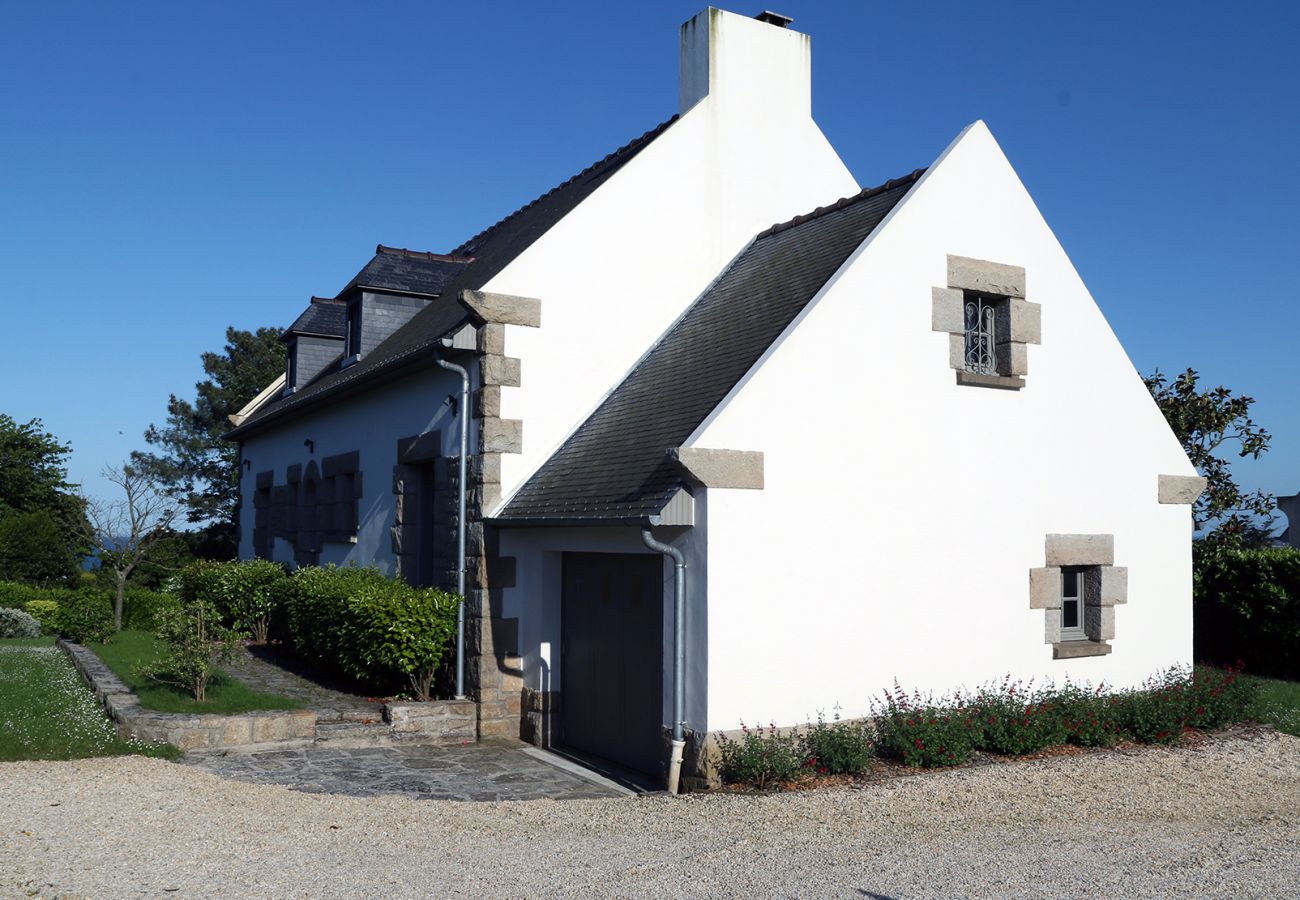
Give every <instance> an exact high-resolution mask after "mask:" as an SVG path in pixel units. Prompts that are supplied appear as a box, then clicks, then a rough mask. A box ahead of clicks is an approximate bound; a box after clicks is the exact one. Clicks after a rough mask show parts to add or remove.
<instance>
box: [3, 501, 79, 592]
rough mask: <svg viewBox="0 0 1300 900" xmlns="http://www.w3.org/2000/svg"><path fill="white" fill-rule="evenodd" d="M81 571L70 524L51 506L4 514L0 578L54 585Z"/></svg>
mask: <svg viewBox="0 0 1300 900" xmlns="http://www.w3.org/2000/svg"><path fill="white" fill-rule="evenodd" d="M76 571H77V555H76V553H75V551H74V547H73V543H72V542H71V541H70V540H69V539H68V534H67V530H66V528H65V527H64V526H63V525H62V524H60V523H59V522H58V521H57V520H56V519H55V518H54V516H53V515H51V514H50V512H49V511H48V510H44V509H34V510H32V511H31V512H11V513H9V514H8V515H5V516H3V517H0V581H21V582H25V583H27V584H36V585H39V586H41V587H54V586H55V585H57V584H63V583H66V582H67V581H69V580H70V579H71V578H72V576H73V575H74V574H76Z"/></svg>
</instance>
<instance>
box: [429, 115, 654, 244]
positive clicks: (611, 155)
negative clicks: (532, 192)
mask: <svg viewBox="0 0 1300 900" xmlns="http://www.w3.org/2000/svg"><path fill="white" fill-rule="evenodd" d="M678 118H680V116H679V114H677V113H673V115H672V117H671V118H669V119H667V120H665V121H663V122H660V123H659V124H658V125H656V126H655V127H654V128H651V129H650V130H649V131H647V132H645V133H644V134H642V135H640V136H639V137H634V138H632V140H630V141H628V142H627V143H626V144H624V145H623V146H622V147H619V148H618V149H617V150H614V151H612V152H610V153H608V154H606V155H605V156H604V157H602V158H601V159H598V160H596V161H595V162H594V163H592V164H591V165H589V166H587V168H585V169H583V170H582V171H581V172H579V173H578V174H577V175H574V176H573V177H572V178H569V179H566V180H565V181H562V182H560V183H559V184H557V185H556V186H555V187H553V188H551V189H550V190H549V191H547V192H546V193H544V194H542V195H541V196H539V197H535V198H534V199H533V200H531V201H529V202H528V203H525V204H524V205H523V206H521V207H519V208H518V209H516V210H515V211H514V212H512V213H509V214H508V215H506V216H504V217H503V218H501V219H498V220H497V221H496V222H494V223H493V224H491V225H489V226H488V227H487V228H484V229H483V230H482V231H480V232H479V233H478V234H476V235H474V236H473V237H471V238H470V239H469V240H467V241H465V242H464V243H462V244H460V245H459V246H458V247H456V248H455V249H453V250H452V251H451V252H452V253H454V254H455V253H461V254H463V253H466V252H467V251H468V249H469V248H470V247H474V246H476V245H478V244H479V243H481V242H482V241H483V239H484V238H485V237H486V236H487V235H488V234H489V233H490V232H492V231H495V230H496V229H498V228H500V227H501V226H502V225H505V224H506V223H507V222H509V221H510V220H511V219H513V218H515V217H516V216H519V215H521V214H522V213H525V212H527V211H528V210H530V209H532V208H533V207H534V206H536V205H537V204H539V203H541V202H542V201H543V200H545V199H546V198H547V197H550V196H552V195H554V194H555V193H557V192H558V191H561V190H563V189H564V188H566V187H568V186H569V185H571V184H573V183H574V182H575V181H577V180H578V179H580V178H582V177H583V176H585V175H588V174H590V173H591V172H593V171H594V170H596V169H598V168H600V167H601V166H603V165H605V164H606V163H608V162H610V161H611V160H614V159H616V158H618V157H619V156H621V155H622V154H624V153H626V152H627V151H628V150H630V149H631V148H632V147H634V146H636V145H637V144H641V143H643V142H645V141H647V140H649V139H652V138H655V137H658V136H659V135H660V134H661V133H662V132H663V131H664V130H665V129H666V128H667V127H668V126H669V125H671V124H673V123H674V122H676V121H677V120H678Z"/></svg>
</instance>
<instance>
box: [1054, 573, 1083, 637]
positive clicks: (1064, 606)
mask: <svg viewBox="0 0 1300 900" xmlns="http://www.w3.org/2000/svg"><path fill="white" fill-rule="evenodd" d="M1089 577H1090V573H1089V572H1088V570H1087V569H1084V568H1081V567H1078V566H1070V567H1067V568H1064V569H1062V570H1061V640H1062V641H1086V640H1088V635H1087V632H1086V631H1085V630H1084V627H1083V598H1084V590H1085V588H1084V583H1085V581H1086V580H1087V579H1088V578H1089Z"/></svg>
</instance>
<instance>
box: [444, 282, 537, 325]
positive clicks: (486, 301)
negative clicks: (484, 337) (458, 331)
mask: <svg viewBox="0 0 1300 900" xmlns="http://www.w3.org/2000/svg"><path fill="white" fill-rule="evenodd" d="M460 302H461V305H462V306H464V307H465V308H466V309H468V310H469V311H470V312H471V313H473V314H474V315H475V316H476V317H477V318H479V319H481V320H482V321H483V322H484V323H491V324H500V325H524V326H527V327H529V328H540V327H541V325H542V301H540V300H536V299H534V298H532V297H517V296H515V295H513V294H490V293H487V292H484V291H461V292H460Z"/></svg>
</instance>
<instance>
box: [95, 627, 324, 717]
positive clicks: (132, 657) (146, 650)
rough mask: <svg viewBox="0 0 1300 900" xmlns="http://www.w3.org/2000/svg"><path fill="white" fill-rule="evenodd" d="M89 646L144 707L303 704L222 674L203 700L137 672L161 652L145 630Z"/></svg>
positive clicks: (246, 708)
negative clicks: (263, 691)
mask: <svg viewBox="0 0 1300 900" xmlns="http://www.w3.org/2000/svg"><path fill="white" fill-rule="evenodd" d="M89 646H90V649H91V650H93V651H94V652H95V655H96V656H98V657H99V658H100V659H102V660H103V661H104V664H105V665H106V666H108V667H109V668H110V669H112V670H113V672H114V673H116V675H117V677H118V678H121V679H122V680H123V681H124V682H126V686H127V687H129V688H130V689H131V690H132V691H134V692H135V695H136V696H137V697H139V698H140V705H141V706H143V707H144V708H145V709H152V710H156V711H157V712H170V713H221V714H226V715H229V714H232V713H242V712H251V711H253V710H256V709H298V708H299V707H301V706H302V704H301V703H300V702H298V701H297V700H290V699H289V698H288V697H279V696H276V695H275V694H265V693H262V692H261V691H255V690H253V689H252V688H250V687H247V686H246V685H244V684H241V683H240V682H238V681H236V680H235V679H233V678H231V677H229V676H228V675H225V674H224V673H222V674H219V675H218V676H217V677H216V678H215V679H214V680H213V681H212V682H211V683H209V685H208V699H206V700H204V701H203V702H202V703H199V702H198V701H197V700H195V699H194V698H193V697H191V696H190V695H189V694H187V693H185V692H183V691H181V690H180V689H179V688H175V687H172V686H171V685H166V684H159V683H158V682H156V681H152V680H150V679H148V678H144V677H143V676H140V675H137V674H136V670H137V669H138V668H139V667H140V666H141V665H144V664H146V663H151V662H153V661H154V660H156V659H157V658H158V657H159V656H160V655H161V654H162V652H163V648H162V644H160V643H159V642H158V640H157V639H156V638H155V637H154V636H153V635H152V634H150V633H149V632H147V631H129V630H128V631H120V632H118V633H117V634H115V635H114V636H113V638H112V640H111V641H110V642H109V643H107V644H90V645H89Z"/></svg>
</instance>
